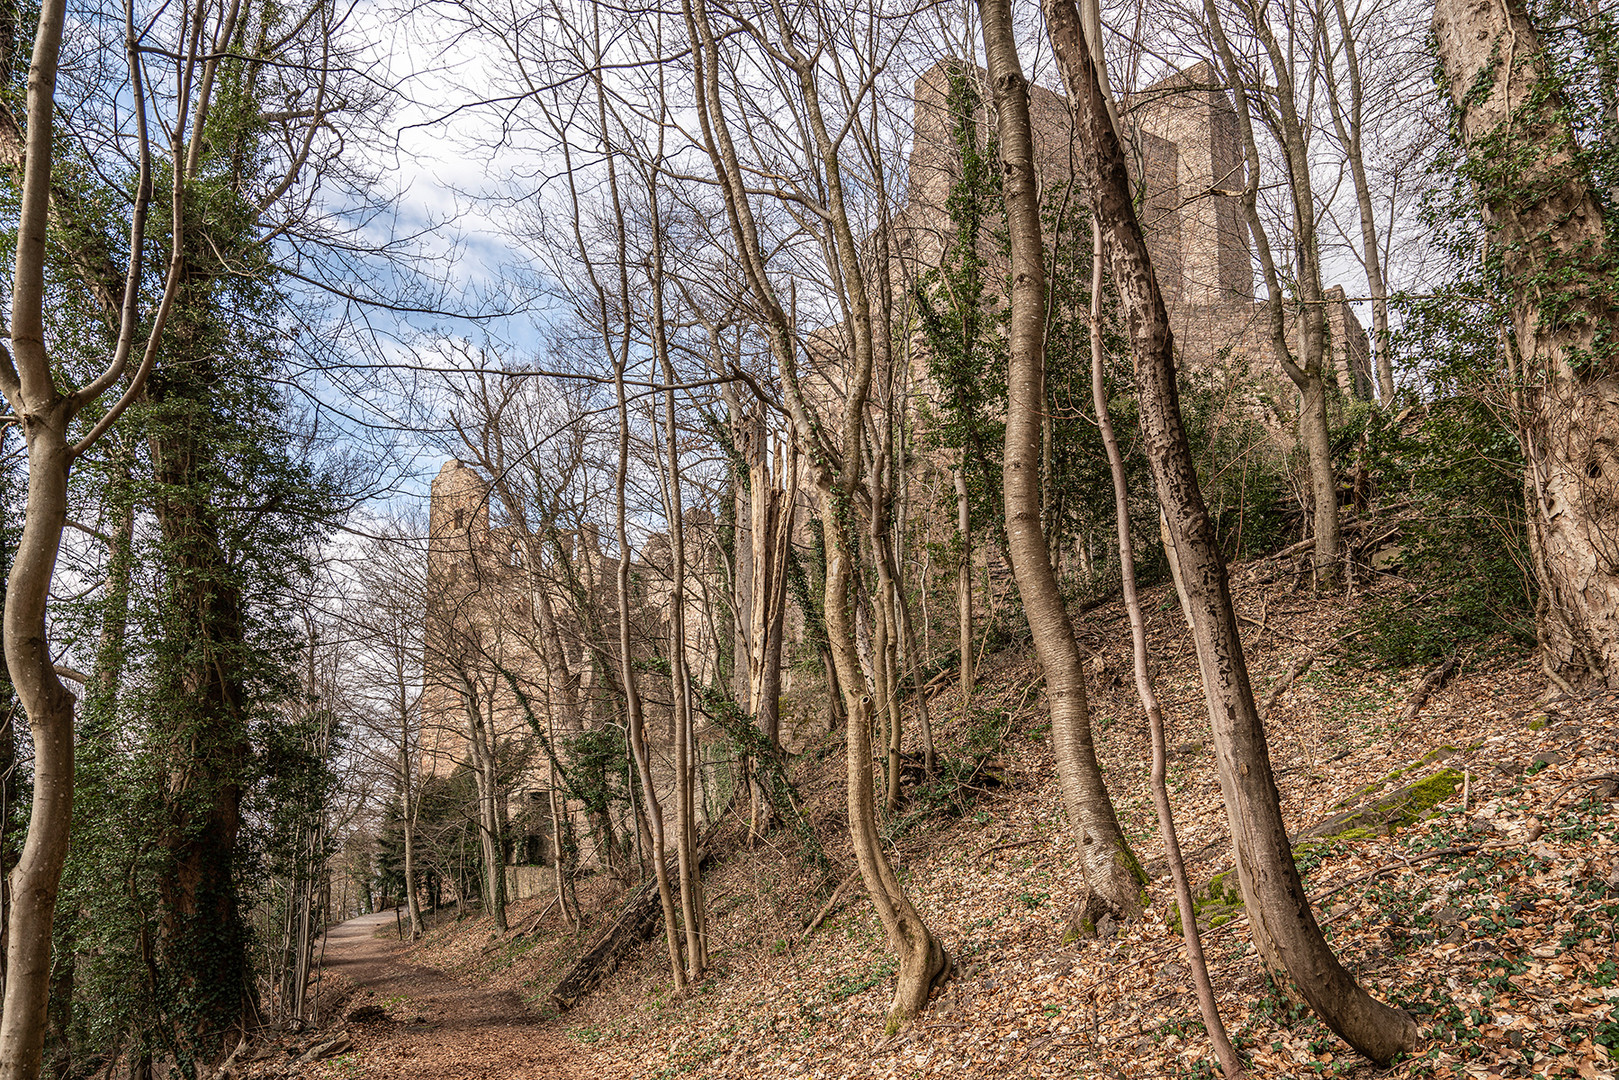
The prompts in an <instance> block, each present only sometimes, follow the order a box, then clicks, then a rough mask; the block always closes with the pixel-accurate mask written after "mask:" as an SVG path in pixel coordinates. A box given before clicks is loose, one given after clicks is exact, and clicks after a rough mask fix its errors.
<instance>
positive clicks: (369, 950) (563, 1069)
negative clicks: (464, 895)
mask: <svg viewBox="0 0 1619 1080" xmlns="http://www.w3.org/2000/svg"><path fill="white" fill-rule="evenodd" d="M393 926H394V913H393V912H392V911H385V912H379V913H377V914H375V915H362V916H360V917H359V918H357V919H350V920H349V921H348V922H345V923H341V924H339V925H337V926H334V927H332V928H331V930H330V931H328V932H327V935H326V947H325V955H324V958H323V959H322V963H321V968H322V970H323V972H324V973H325V975H327V976H336V977H337V979H338V981H339V982H340V983H341V984H342V985H343V986H344V988H345V989H344V991H343V993H342V997H341V998H339V999H337V1006H336V1007H337V1008H338V1009H339V1010H340V1012H341V1015H342V1016H343V1017H345V1018H349V1019H347V1020H346V1022H344V1023H343V1026H344V1027H345V1028H346V1029H347V1031H348V1034H349V1037H350V1038H352V1039H353V1041H354V1044H355V1049H354V1050H353V1051H350V1052H349V1053H346V1054H344V1055H342V1057H341V1058H340V1059H334V1060H331V1061H326V1062H320V1063H316V1064H312V1065H307V1066H304V1071H303V1072H302V1073H301V1074H299V1075H300V1076H303V1077H309V1078H315V1077H322V1076H330V1075H341V1076H353V1077H364V1078H366V1080H396V1078H397V1080H405V1078H407V1077H408V1078H409V1080H574V1078H576V1077H577V1078H579V1080H585V1078H587V1077H589V1076H591V1075H593V1072H594V1070H593V1069H592V1068H591V1066H590V1064H589V1063H588V1062H587V1061H586V1060H584V1058H583V1056H582V1055H581V1054H580V1052H579V1050H578V1048H577V1047H570V1046H569V1045H568V1040H567V1039H566V1037H565V1036H564V1035H563V1034H562V1033H561V1032H560V1031H559V1030H558V1029H557V1028H556V1026H555V1025H554V1024H553V1023H547V1022H545V1021H542V1020H540V1019H538V1018H537V1017H535V1015H534V1014H533V1013H531V1012H530V1011H529V1010H528V1009H527V1008H525V1007H524V1005H523V1002H522V1000H521V999H520V998H519V997H518V996H517V995H516V994H513V993H510V992H505V991H492V990H488V989H485V988H482V987H478V986H471V985H466V984H463V983H459V982H457V981H455V980H454V979H452V978H450V977H449V976H447V975H445V974H444V973H443V972H440V971H437V970H434V969H433V968H428V967H421V966H419V965H417V964H412V963H410V962H409V961H407V960H405V959H404V957H403V956H402V953H403V951H404V945H403V944H402V943H401V942H399V941H397V940H395V939H394V936H393V933H392V928H393ZM383 928H387V929H388V931H389V932H388V933H387V934H386V935H383V936H379V934H378V931H380V930H382V929H383ZM378 1009H380V1010H382V1011H381V1012H380V1013H379V1012H377V1010H378ZM333 1019H334V1021H336V1020H337V1017H336V1016H334V1018H333ZM334 1066H335V1067H334Z"/></svg>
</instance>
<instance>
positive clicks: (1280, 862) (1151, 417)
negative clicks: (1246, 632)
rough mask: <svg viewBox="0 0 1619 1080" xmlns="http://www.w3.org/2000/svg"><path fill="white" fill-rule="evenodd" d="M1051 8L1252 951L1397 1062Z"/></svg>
mask: <svg viewBox="0 0 1619 1080" xmlns="http://www.w3.org/2000/svg"><path fill="white" fill-rule="evenodd" d="M1042 7H1043V9H1044V11H1045V14H1046V23H1047V29H1048V31H1049V33H1050V36H1051V43H1052V49H1053V52H1054V53H1055V54H1056V56H1057V60H1058V65H1059V67H1060V69H1061V71H1062V74H1063V80H1064V83H1065V84H1066V86H1067V90H1068V97H1069V102H1070V105H1071V106H1072V107H1073V108H1074V109H1075V111H1076V114H1077V118H1078V122H1079V130H1080V133H1081V137H1082V138H1083V139H1084V141H1085V143H1086V145H1087V152H1086V153H1085V154H1083V155H1081V163H1082V165H1083V167H1084V169H1085V171H1086V173H1087V174H1088V176H1087V178H1088V179H1089V180H1090V183H1091V189H1092V200H1093V201H1092V207H1093V215H1094V217H1095V220H1096V221H1097V223H1098V224H1099V225H1100V226H1101V228H1102V235H1103V240H1104V246H1105V247H1106V250H1107V253H1108V258H1109V262H1110V263H1111V266H1112V271H1113V280H1114V282H1115V283H1116V285H1117V287H1118V289H1119V294H1120V297H1121V299H1122V301H1123V303H1124V308H1125V312H1126V315H1127V320H1128V324H1129V332H1130V340H1131V348H1132V353H1133V359H1134V363H1135V373H1136V393H1137V398H1138V400H1139V401H1140V407H1141V426H1142V435H1143V439H1144V442H1145V445H1146V449H1147V456H1148V459H1149V461H1150V462H1151V464H1152V470H1153V479H1154V481H1155V482H1156V485H1157V488H1158V498H1159V503H1160V505H1161V506H1162V507H1163V509H1164V513H1165V516H1166V520H1167V523H1168V531H1169V535H1170V541H1171V543H1172V544H1173V545H1174V548H1175V553H1176V557H1177V559H1178V560H1179V564H1180V570H1181V575H1182V579H1183V582H1184V585H1185V589H1186V599H1187V604H1188V608H1189V610H1190V615H1191V621H1192V628H1193V637H1194V640H1195V641H1196V645H1197V654H1198V663H1199V666H1200V668H1201V670H1202V673H1203V687H1204V694H1205V697H1206V698H1207V705H1208V710H1209V721H1210V725H1211V727H1212V729H1213V733H1214V743H1215V755H1216V765H1217V771H1218V775H1219V780H1220V786H1221V791H1222V793H1223V795H1224V797H1225V804H1226V816H1227V820H1228V821H1229V823H1230V826H1231V835H1232V839H1233V842H1234V845H1235V847H1236V855H1237V867H1238V876H1239V878H1240V880H1241V884H1242V890H1243V900H1244V905H1245V908H1246V911H1247V913H1248V918H1249V922H1250V925H1251V926H1252V927H1253V928H1254V931H1255V942H1256V944H1259V945H1260V946H1261V955H1262V956H1265V953H1266V951H1267V950H1273V952H1272V956H1265V958H1266V959H1267V960H1270V959H1272V957H1274V959H1275V960H1277V961H1279V962H1280V964H1281V965H1282V968H1283V970H1285V972H1286V973H1287V975H1288V976H1290V977H1291V978H1292V980H1293V981H1294V983H1295V984H1296V985H1297V986H1298V988H1299V990H1300V991H1301V992H1302V993H1303V995H1304V997H1305V999H1306V1000H1307V1001H1308V1002H1309V1003H1310V1005H1311V1007H1312V1008H1314V1009H1315V1011H1316V1012H1317V1013H1318V1014H1319V1015H1320V1016H1321V1018H1322V1019H1323V1020H1324V1021H1326V1023H1327V1025H1328V1026H1329V1027H1331V1028H1332V1029H1333V1030H1334V1031H1335V1032H1337V1033H1338V1034H1339V1035H1340V1036H1342V1037H1343V1038H1344V1040H1345V1041H1346V1042H1348V1043H1349V1044H1350V1045H1351V1046H1353V1047H1354V1048H1355V1049H1356V1050H1358V1051H1360V1052H1361V1053H1363V1054H1365V1055H1366V1056H1367V1057H1369V1058H1371V1059H1372V1060H1373V1061H1375V1062H1377V1063H1379V1064H1386V1063H1388V1062H1389V1061H1391V1060H1393V1058H1394V1057H1396V1056H1397V1055H1399V1054H1402V1053H1406V1052H1409V1051H1410V1050H1412V1049H1413V1048H1414V1047H1415V1046H1416V1044H1417V1038H1418V1032H1417V1027H1416V1024H1415V1023H1414V1022H1413V1021H1412V1020H1411V1017H1410V1016H1408V1015H1407V1014H1406V1013H1405V1012H1403V1011H1402V1010H1399V1009H1393V1008H1390V1007H1389V1006H1387V1005H1383V1004H1381V1003H1380V1002H1377V1001H1375V1000H1373V999H1372V997H1371V996H1370V995H1368V994H1367V993H1366V992H1365V991H1364V990H1363V989H1361V988H1360V986H1359V985H1358V984H1357V983H1356V982H1355V980H1354V978H1353V977H1352V976H1351V975H1350V974H1349V972H1347V971H1346V970H1344V968H1343V965H1342V964H1340V963H1339V962H1338V959H1337V957H1336V956H1334V955H1333V953H1332V950H1331V949H1329V948H1328V947H1327V944H1326V941H1325V939H1324V938H1323V937H1322V935H1321V930H1320V927H1319V926H1318V925H1317V924H1316V921H1315V914H1314V912H1313V911H1311V909H1310V904H1309V899H1308V897H1307V896H1306V894H1305V892H1304V887H1303V885H1302V883H1301V882H1300V881H1299V876H1298V867H1297V865H1296V864H1295V863H1294V861H1293V851H1292V847H1291V845H1290V844H1289V843H1288V839H1287V830H1286V828H1285V826H1284V824H1283V821H1282V813H1281V798H1280V795H1279V794H1278V792H1277V790H1276V782H1275V779H1274V777H1273V775H1272V773H1271V768H1270V755H1269V751H1268V748H1267V746H1266V740H1265V728H1264V724H1263V723H1262V722H1261V720H1260V718H1259V713H1258V710H1257V709H1256V708H1255V706H1254V699H1253V690H1252V688H1251V686H1250V685H1249V682H1248V668H1247V664H1246V662H1245V660H1244V657H1243V654H1242V645H1241V639H1240V637H1239V635H1238V627H1237V619H1236V613H1235V611H1234V609H1233V608H1232V605H1231V594H1230V588H1229V582H1228V581H1227V579H1226V572H1225V561H1224V559H1223V558H1222V557H1221V555H1220V551H1219V548H1218V546H1217V545H1216V542H1215V537H1214V529H1213V525H1212V523H1211V522H1210V519H1209V514H1208V509H1207V507H1206V506H1205V505H1204V503H1203V496H1202V493H1201V491H1200V490H1199V488H1198V483H1197V468H1196V464H1195V462H1194V459H1193V457H1192V451H1191V446H1190V445H1189V444H1188V442H1187V440H1186V429H1185V425H1184V424H1183V422H1182V420H1181V414H1180V401H1179V397H1178V394H1177V390H1176V385H1175V362H1174V342H1173V339H1172V337H1171V334H1170V329H1169V318H1168V315H1167V313H1166V311H1165V309H1164V301H1163V295H1162V293H1161V292H1160V291H1159V289H1158V281H1157V278H1156V276H1155V275H1154V273H1153V268H1152V263H1151V260H1150V258H1149V257H1148V254H1147V246H1146V242H1145V240H1144V238H1143V236H1142V232H1141V227H1140V224H1139V222H1138V221H1137V219H1136V215H1135V206H1134V204H1133V202H1132V200H1131V189H1130V181H1129V177H1128V174H1127V172H1126V168H1125V158H1124V151H1123V147H1122V145H1121V143H1120V141H1119V136H1118V133H1117V131H1116V130H1115V128H1114V127H1113V123H1112V121H1111V119H1110V118H1109V115H1108V110H1107V107H1106V104H1105V99H1104V97H1103V92H1102V89H1101V85H1100V83H1099V82H1098V77H1097V71H1096V68H1095V65H1094V64H1093V63H1092V61H1091V55H1090V51H1089V47H1088V46H1087V44H1086V41H1085V37H1084V34H1083V32H1082V31H1081V29H1080V21H1079V15H1078V12H1077V11H1076V10H1075V7H1074V4H1073V0H1044V3H1043V5H1042Z"/></svg>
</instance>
